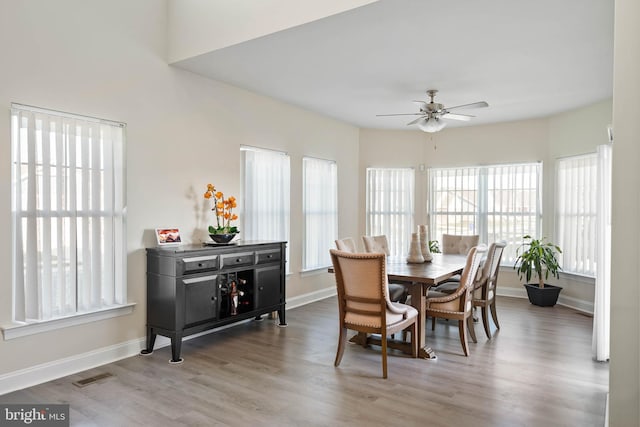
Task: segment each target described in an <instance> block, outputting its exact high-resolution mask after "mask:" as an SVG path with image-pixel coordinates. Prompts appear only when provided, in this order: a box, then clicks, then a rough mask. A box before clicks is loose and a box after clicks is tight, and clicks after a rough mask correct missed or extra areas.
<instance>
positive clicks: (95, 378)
mask: <svg viewBox="0 0 640 427" xmlns="http://www.w3.org/2000/svg"><path fill="white" fill-rule="evenodd" d="M112 376H113V374H110V373H109V372H105V373H103V374H98V375H94V376H92V377H89V378H85V379H83V380H79V381H74V382H73V385H74V386H76V387H86V386H88V385H89V384H93V383H95V382H96V381H100V380H103V379H105V378H109V377H112Z"/></svg>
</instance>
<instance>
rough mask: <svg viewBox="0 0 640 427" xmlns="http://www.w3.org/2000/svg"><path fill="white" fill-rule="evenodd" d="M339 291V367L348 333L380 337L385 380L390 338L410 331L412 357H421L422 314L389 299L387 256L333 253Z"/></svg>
mask: <svg viewBox="0 0 640 427" xmlns="http://www.w3.org/2000/svg"><path fill="white" fill-rule="evenodd" d="M329 252H330V254H331V262H332V264H333V268H334V271H335V278H336V287H337V291H338V309H339V316H340V317H339V320H340V336H339V338H338V350H337V352H336V359H335V362H334V365H335V366H338V365H339V364H340V362H341V361H342V356H343V354H344V348H345V344H346V341H347V329H351V330H353V331H358V332H361V333H365V334H368V333H371V334H380V336H381V347H382V377H383V378H387V337H388V336H390V335H392V334H394V333H396V332H399V331H404V330H405V329H409V331H410V332H411V355H412V356H413V357H417V355H418V345H417V343H418V339H417V319H418V311H417V310H416V309H415V308H413V307H411V306H409V305H405V304H400V303H394V302H391V300H390V299H389V292H388V287H387V272H386V261H385V254H381V253H370V254H365V253H350V252H345V251H338V250H335V249H331V250H330V251H329Z"/></svg>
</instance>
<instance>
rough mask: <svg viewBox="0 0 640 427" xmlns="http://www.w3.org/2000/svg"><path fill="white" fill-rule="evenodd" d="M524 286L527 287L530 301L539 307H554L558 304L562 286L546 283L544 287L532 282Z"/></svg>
mask: <svg viewBox="0 0 640 427" xmlns="http://www.w3.org/2000/svg"><path fill="white" fill-rule="evenodd" d="M524 287H525V288H526V289H527V295H528V296H529V302H530V303H531V304H533V305H537V306H539V307H553V306H554V305H556V303H557V302H558V296H559V295H560V291H561V290H562V288H561V287H560V286H554V285H547V284H546V283H545V285H544V288H541V287H539V286H538V285H537V284H531V283H527V284H525V285H524Z"/></svg>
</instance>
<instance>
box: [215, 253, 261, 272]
mask: <svg viewBox="0 0 640 427" xmlns="http://www.w3.org/2000/svg"><path fill="white" fill-rule="evenodd" d="M252 264H253V252H237V253H234V254H227V255H220V268H230V267H235V266H241V265H252Z"/></svg>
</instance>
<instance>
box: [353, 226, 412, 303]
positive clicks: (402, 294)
mask: <svg viewBox="0 0 640 427" xmlns="http://www.w3.org/2000/svg"><path fill="white" fill-rule="evenodd" d="M362 243H363V244H364V251H365V252H367V253H379V254H385V255H386V256H389V254H390V251H389V242H388V240H387V236H386V235H384V234H382V235H379V236H362ZM389 295H390V298H391V301H394V302H400V303H403V304H404V303H406V302H407V298H408V296H409V290H408V289H407V287H406V286H405V285H404V284H402V283H397V282H394V283H389Z"/></svg>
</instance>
